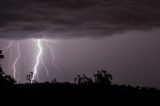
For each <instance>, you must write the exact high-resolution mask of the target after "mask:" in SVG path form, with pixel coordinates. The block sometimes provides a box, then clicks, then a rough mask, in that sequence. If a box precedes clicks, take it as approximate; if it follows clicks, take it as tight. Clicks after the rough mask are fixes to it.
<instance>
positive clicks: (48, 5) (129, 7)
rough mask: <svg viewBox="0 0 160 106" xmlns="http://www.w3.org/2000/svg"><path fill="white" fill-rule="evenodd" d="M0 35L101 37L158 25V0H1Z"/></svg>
mask: <svg viewBox="0 0 160 106" xmlns="http://www.w3.org/2000/svg"><path fill="white" fill-rule="evenodd" d="M0 23H1V24H0V38H6V39H25V38H33V37H34V38H41V37H49V38H52V37H53V38H63V39H64V38H77V37H104V36H109V35H112V34H115V33H121V32H125V31H128V30H146V29H147V30H148V29H151V28H154V27H159V26H160V1H159V0H0Z"/></svg>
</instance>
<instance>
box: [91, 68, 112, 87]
mask: <svg viewBox="0 0 160 106" xmlns="http://www.w3.org/2000/svg"><path fill="white" fill-rule="evenodd" d="M94 78H95V83H99V84H108V85H111V83H112V75H111V74H110V73H108V72H107V71H105V70H100V71H97V73H96V74H94Z"/></svg>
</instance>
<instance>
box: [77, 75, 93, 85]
mask: <svg viewBox="0 0 160 106" xmlns="http://www.w3.org/2000/svg"><path fill="white" fill-rule="evenodd" d="M74 82H75V83H77V84H91V83H93V80H92V78H89V77H87V76H86V75H85V74H83V75H82V76H81V75H77V77H75V78H74Z"/></svg>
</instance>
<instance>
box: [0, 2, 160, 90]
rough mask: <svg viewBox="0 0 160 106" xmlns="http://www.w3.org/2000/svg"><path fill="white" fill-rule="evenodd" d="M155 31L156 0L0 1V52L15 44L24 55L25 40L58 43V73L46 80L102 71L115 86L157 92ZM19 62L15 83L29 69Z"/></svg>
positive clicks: (159, 53) (159, 52)
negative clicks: (150, 89) (155, 88)
mask: <svg viewBox="0 0 160 106" xmlns="http://www.w3.org/2000/svg"><path fill="white" fill-rule="evenodd" d="M159 27H160V1H159V0H0V39H1V42H0V45H1V48H3V47H4V46H6V45H7V44H8V43H9V40H15V42H16V41H17V40H20V42H21V45H20V48H21V51H22V52H23V54H25V50H27V51H28V50H29V49H30V47H31V46H32V45H31V43H30V42H32V41H31V40H30V39H33V38H38V39H42V38H43V39H50V40H58V41H59V43H56V44H55V43H53V45H52V47H53V48H54V50H55V62H56V64H57V65H58V66H59V67H60V68H61V71H62V72H50V75H51V76H53V77H56V78H57V79H59V80H62V81H71V80H73V77H74V76H76V75H77V74H82V73H85V74H87V75H88V76H91V74H93V73H95V72H96V71H97V70H99V69H106V70H108V71H109V72H110V73H111V74H113V77H114V82H115V83H119V84H122V83H124V84H131V85H141V86H154V87H159V88H160V85H159V82H160V78H159V76H160V72H159V70H160V65H159V63H160V47H159V45H160V36H159V34H160V29H159ZM27 40H30V41H27ZM33 49H35V48H33ZM46 51H47V50H46ZM16 52H17V51H14V52H13V55H14V56H15V55H16ZM6 55H9V53H7V54H6ZM35 55H36V54H35ZM22 56H23V55H22ZM31 57H34V53H33V55H32V56H31ZM13 58H14V57H13ZM48 58H49V57H46V59H47V60H48ZM24 60H25V58H24V57H22V59H21V60H20V61H21V65H19V71H20V72H21V74H22V75H21V78H20V80H21V81H20V82H24V79H25V78H24V76H25V75H26V74H27V73H28V72H29V71H30V70H31V67H33V66H31V65H27V64H28V63H32V62H33V60H32V58H31V59H30V60H27V61H28V62H27V63H26V61H24ZM8 61H9V58H8V57H6V58H5V60H4V63H3V66H4V67H5V69H6V70H7V68H6V65H7V64H8ZM22 61H23V62H22ZM29 67H30V68H29ZM47 67H48V68H49V69H50V70H51V68H52V67H51V66H50V65H48V66H47ZM60 73H61V74H60ZM43 74H44V73H43V72H42V73H41V76H42V79H45V80H46V78H45V75H43Z"/></svg>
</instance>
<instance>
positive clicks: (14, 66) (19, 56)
mask: <svg viewBox="0 0 160 106" xmlns="http://www.w3.org/2000/svg"><path fill="white" fill-rule="evenodd" d="M17 48H18V57H17V58H16V59H15V61H14V63H13V66H12V67H13V77H14V79H15V78H16V72H17V71H16V64H17V62H18V60H19V59H20V58H21V53H20V47H19V41H18V46H17Z"/></svg>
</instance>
